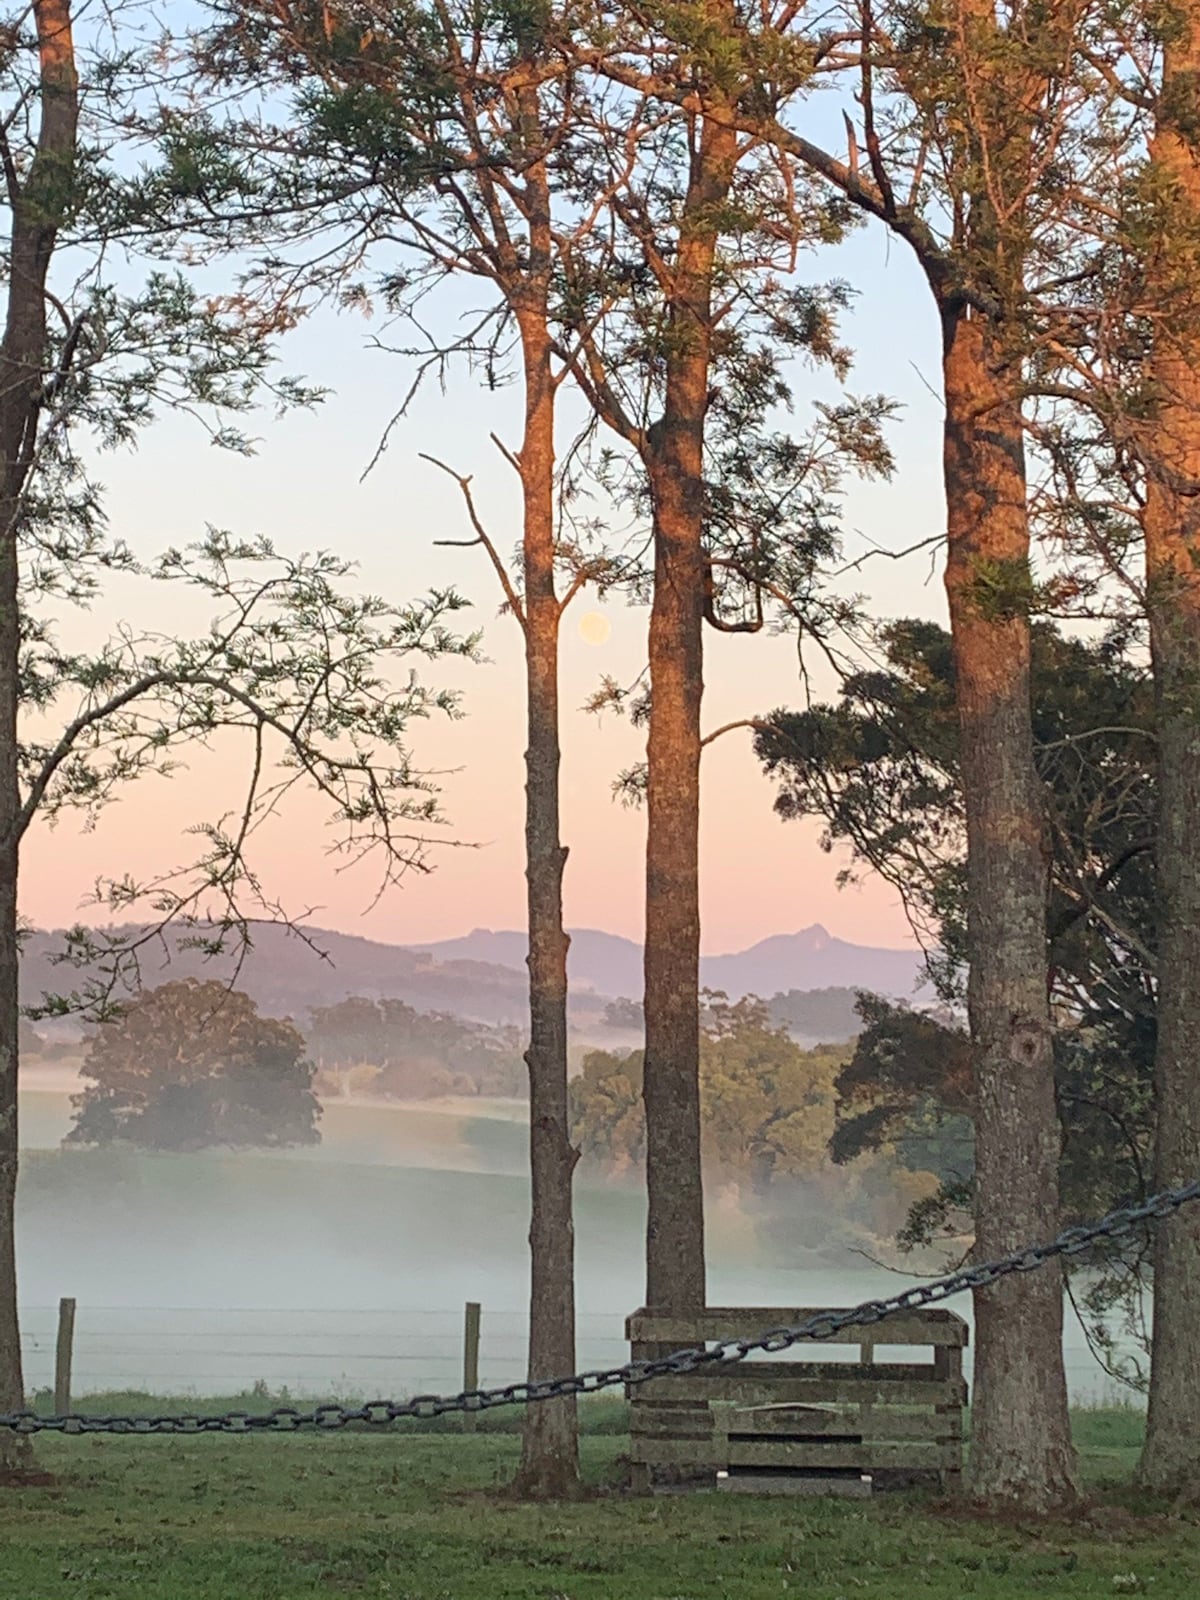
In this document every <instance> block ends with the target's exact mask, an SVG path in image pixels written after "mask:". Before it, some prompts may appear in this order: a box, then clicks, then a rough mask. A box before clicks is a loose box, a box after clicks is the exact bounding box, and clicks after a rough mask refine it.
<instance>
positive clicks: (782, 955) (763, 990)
mask: <svg viewBox="0 0 1200 1600" xmlns="http://www.w3.org/2000/svg"><path fill="white" fill-rule="evenodd" d="M410 948H411V949H414V950H416V949H420V950H421V951H423V952H425V953H427V954H428V955H430V956H432V957H433V958H434V960H436V961H482V962H487V963H488V964H489V965H494V966H500V967H512V968H515V969H520V970H521V971H524V964H525V948H526V943H525V935H524V934H523V933H520V932H518V931H517V930H515V929H506V930H503V931H500V932H493V931H492V930H491V929H490V928H476V929H475V931H474V932H473V933H468V934H465V935H464V936H463V937H462V938H459V939H442V940H439V941H438V942H437V943H435V944H425V945H420V946H415V945H414V946H410ZM567 971H568V975H569V977H570V980H571V983H572V985H574V986H575V987H576V988H588V989H592V990H594V991H595V992H596V993H597V994H601V995H624V996H626V997H629V998H636V997H637V996H639V995H640V994H641V992H642V947H641V945H640V944H636V943H635V942H634V941H633V940H632V939H622V938H620V937H618V935H616V934H613V933H600V932H598V931H597V930H596V929H594V928H573V929H572V930H571V948H570V951H569V952H568V955H567ZM921 973H922V964H921V955H920V952H919V951H916V950H887V949H878V948H874V947H871V946H869V945H859V944H850V943H848V942H847V941H846V940H844V939H835V938H834V937H833V936H832V934H830V933H829V932H828V931H827V930H826V929H825V928H823V927H821V925H820V923H813V925H812V927H810V928H802V929H801V930H800V931H799V932H798V933H778V934H774V935H773V936H772V937H771V938H769V939H761V940H760V941H759V942H758V944H754V945H751V946H750V948H749V949H748V950H739V951H736V952H734V953H732V954H730V955H721V956H701V958H700V981H701V983H702V984H703V985H704V986H705V987H706V988H709V989H723V990H724V991H725V993H726V994H727V995H729V997H730V999H733V1000H740V999H741V998H742V996H743V995H747V994H758V995H762V996H763V997H764V998H769V997H770V996H771V995H774V994H779V993H781V992H782V991H785V990H788V989H833V988H847V989H869V990H871V991H872V992H873V993H875V994H886V995H891V996H893V997H894V998H896V999H903V1000H907V999H911V998H912V997H913V995H914V993H915V991H916V989H917V986H918V984H919V981H920V978H921Z"/></svg>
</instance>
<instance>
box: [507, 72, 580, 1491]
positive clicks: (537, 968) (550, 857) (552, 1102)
mask: <svg viewBox="0 0 1200 1600" xmlns="http://www.w3.org/2000/svg"><path fill="white" fill-rule="evenodd" d="M522 107H523V115H524V119H525V121H526V122H527V124H528V129H527V133H528V137H529V138H530V139H531V140H536V141H538V145H540V142H541V134H540V126H539V123H538V118H537V113H538V104H537V91H536V89H530V90H526V91H524V92H523V96H522ZM525 193H526V205H527V210H528V221H529V238H530V263H529V268H530V272H529V277H530V291H531V292H530V297H529V298H530V302H531V303H530V304H528V305H527V306H526V307H525V308H523V309H521V310H519V311H518V314H517V322H518V326H519V328H520V332H521V346H522V355H523V363H524V376H525V431H524V437H523V439H522V443H521V450H520V455H519V465H520V469H521V486H522V491H523V496H524V542H523V569H524V580H525V581H524V589H525V594H524V619H523V621H524V632H525V682H526V696H527V700H526V713H527V721H528V745H527V748H526V751H525V770H526V781H525V882H526V888H527V903H528V914H529V955H528V963H529V1049H528V1051H527V1052H526V1055H525V1061H526V1064H527V1066H528V1068H529V1172H530V1188H531V1194H532V1211H531V1218H530V1226H529V1251H530V1298H529V1377H530V1379H531V1380H536V1379H539V1378H561V1377H563V1376H564V1375H566V1374H568V1373H571V1372H573V1371H574V1370H575V1229H574V1221H573V1210H572V1195H571V1187H572V1178H573V1175H574V1171H575V1163H576V1162H577V1161H578V1159H579V1154H578V1151H576V1150H575V1149H573V1148H572V1145H571V1137H570V1123H569V1119H568V1111H567V946H568V943H569V941H568V939H567V934H566V931H565V929H564V928H563V907H562V877H563V868H564V866H565V864H566V859H567V851H566V849H565V847H564V846H563V844H562V843H561V840H560V835H559V804H558V802H559V782H558V773H559V759H560V751H559V732H558V635H559V619H560V617H561V614H562V606H561V603H560V601H559V599H558V596H557V594H556V592H555V584H554V559H555V552H556V548H557V545H556V538H555V525H554V412H555V404H554V402H555V387H554V377H553V370H552V366H551V341H550V333H549V325H548V324H549V318H548V308H547V296H548V292H549V275H550V261H551V248H552V240H551V232H550V191H549V184H548V181H547V175H546V170H545V166H544V163H542V162H541V161H537V162H534V163H533V164H532V165H531V166H530V168H529V169H528V171H527V174H526V180H525ZM515 1488H516V1490H517V1492H518V1493H520V1494H524V1495H528V1496H530V1497H536V1498H544V1499H549V1498H555V1499H557V1498H564V1497H566V1496H569V1495H572V1494H575V1493H577V1492H578V1489H579V1421H578V1413H577V1406H576V1402H575V1397H574V1396H573V1395H571V1396H564V1397H563V1398H561V1399H558V1400H549V1401H539V1402H538V1403H536V1404H535V1405H532V1406H529V1407H527V1409H526V1413H525V1420H524V1427H523V1430H522V1442H521V1466H520V1469H519V1471H518V1474H517V1479H516V1484H515Z"/></svg>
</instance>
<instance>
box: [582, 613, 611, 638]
mask: <svg viewBox="0 0 1200 1600" xmlns="http://www.w3.org/2000/svg"><path fill="white" fill-rule="evenodd" d="M611 632H612V624H611V623H610V622H609V620H608V618H607V617H606V616H605V615H604V613H603V612H602V611H587V612H585V613H584V615H583V616H582V617H580V619H579V637H580V638H581V639H582V640H583V642H584V643H585V644H605V643H607V641H608V636H609V634H610V633H611Z"/></svg>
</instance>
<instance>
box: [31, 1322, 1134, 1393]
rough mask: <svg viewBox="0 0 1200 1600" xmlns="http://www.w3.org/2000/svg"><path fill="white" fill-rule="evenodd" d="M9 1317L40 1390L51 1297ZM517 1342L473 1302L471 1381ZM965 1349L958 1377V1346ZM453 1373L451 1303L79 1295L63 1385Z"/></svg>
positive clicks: (594, 1355) (601, 1332)
mask: <svg viewBox="0 0 1200 1600" xmlns="http://www.w3.org/2000/svg"><path fill="white" fill-rule="evenodd" d="M628 1309H629V1310H631V1311H632V1310H633V1309H634V1308H633V1307H632V1306H630V1307H629V1308H628ZM960 1309H967V1308H960ZM21 1319H22V1321H21V1325H22V1353H23V1357H24V1369H25V1381H26V1387H27V1388H28V1390H29V1391H30V1393H35V1392H37V1391H39V1390H49V1389H52V1388H53V1386H54V1379H55V1361H56V1343H57V1331H58V1307H57V1306H48V1305H34V1306H26V1307H24V1308H23V1309H22V1313H21ZM624 1320H625V1319H624V1313H620V1312H612V1313H609V1312H595V1313H589V1312H584V1313H581V1314H580V1316H579V1317H578V1319H577V1337H578V1351H579V1361H580V1364H581V1365H582V1366H585V1367H609V1366H614V1365H617V1364H618V1363H620V1362H621V1361H624V1360H626V1359H627V1357H628V1352H629V1347H628V1345H627V1344H626V1342H625V1338H624ZM527 1349H528V1328H527V1314H526V1312H524V1311H517V1310H513V1309H503V1308H501V1309H492V1308H489V1307H488V1306H487V1305H486V1304H485V1305H484V1306H483V1309H482V1328H481V1338H480V1351H479V1374H480V1377H479V1381H480V1383H481V1384H483V1385H484V1386H490V1385H502V1384H507V1383H514V1382H516V1381H517V1380H518V1379H520V1378H521V1377H523V1376H524V1374H525V1370H526V1356H527ZM818 1349H819V1351H820V1355H821V1359H822V1360H829V1361H854V1360H856V1359H857V1350H856V1347H855V1346H853V1345H844V1344H839V1345H829V1346H825V1347H813V1346H809V1348H808V1351H807V1354H808V1356H809V1357H810V1358H811V1357H812V1356H813V1355H814V1354H816V1353H817V1350H818ZM886 1350H887V1347H886V1346H885V1345H883V1344H879V1345H878V1346H877V1351H878V1355H879V1357H880V1358H881V1359H887V1355H886ZM967 1355H968V1367H967V1371H968V1376H969V1373H970V1367H969V1351H968V1353H967ZM750 1359H753V1357H752V1358H750ZM772 1359H775V1360H778V1359H779V1357H778V1356H775V1357H773V1358H772ZM897 1359H901V1358H899V1357H897ZM1065 1360H1066V1367H1067V1381H1068V1385H1069V1387H1070V1391H1071V1398H1072V1400H1073V1401H1074V1402H1075V1403H1076V1404H1078V1405H1091V1406H1100V1405H1113V1404H1118V1403H1124V1404H1128V1403H1131V1402H1132V1401H1133V1400H1135V1398H1136V1397H1135V1396H1134V1395H1133V1393H1132V1391H1130V1390H1129V1389H1127V1388H1125V1387H1123V1386H1121V1385H1118V1384H1116V1383H1114V1382H1113V1380H1111V1379H1110V1378H1108V1377H1107V1376H1106V1375H1105V1374H1104V1373H1103V1372H1102V1370H1101V1369H1100V1367H1099V1366H1098V1365H1097V1364H1096V1363H1095V1361H1094V1360H1092V1358H1091V1357H1090V1356H1089V1355H1088V1354H1087V1352H1086V1351H1085V1350H1081V1349H1072V1348H1070V1347H1068V1349H1067V1351H1066V1356H1065ZM462 1374H463V1308H462V1306H458V1307H449V1306H445V1307H438V1308H431V1309H426V1310H397V1309H395V1308H388V1309H367V1308H359V1309H348V1308H343V1307H336V1308H329V1307H288V1308H284V1309H281V1308H263V1307H237V1306H230V1307H223V1308H221V1309H219V1310H216V1309H205V1308H196V1307H184V1306H104V1305H89V1304H88V1303H86V1302H84V1301H81V1302H80V1304H79V1307H78V1311H77V1314H76V1321H75V1327H74V1341H73V1356H72V1384H71V1387H72V1391H73V1393H74V1395H75V1396H76V1397H77V1398H78V1399H80V1400H84V1399H86V1397H87V1396H88V1395H93V1394H104V1393H125V1392H137V1393H144V1394H148V1395H176V1396H183V1395H194V1396H197V1397H203V1396H205V1395H211V1396H219V1395H239V1394H246V1393H248V1392H250V1391H251V1390H252V1389H253V1388H254V1387H255V1386H256V1385H258V1386H259V1387H260V1388H262V1389H264V1390H266V1391H268V1392H270V1393H271V1394H280V1393H282V1392H284V1391H286V1392H287V1393H288V1394H289V1395H293V1396H296V1397H297V1398H330V1397H359V1396H364V1395H368V1394H401V1395H404V1394H422V1393H427V1392H442V1391H445V1390H447V1389H450V1388H454V1387H456V1386H457V1384H458V1383H459V1380H460V1379H461V1377H462Z"/></svg>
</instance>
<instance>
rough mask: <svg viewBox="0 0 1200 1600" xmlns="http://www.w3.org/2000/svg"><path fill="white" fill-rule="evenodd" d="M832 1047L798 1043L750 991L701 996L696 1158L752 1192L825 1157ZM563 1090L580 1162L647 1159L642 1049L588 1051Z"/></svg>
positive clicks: (834, 1061) (835, 1057)
mask: <svg viewBox="0 0 1200 1600" xmlns="http://www.w3.org/2000/svg"><path fill="white" fill-rule="evenodd" d="M840 1060H841V1056H840V1054H839V1052H837V1051H828V1050H826V1051H817V1050H802V1049H800V1047H799V1046H798V1045H796V1044H794V1043H793V1041H792V1039H791V1038H790V1037H789V1035H788V1033H787V1031H786V1030H785V1029H784V1028H781V1027H778V1026H776V1025H775V1024H773V1023H772V1021H771V1019H770V1016H769V1013H768V1010H767V1007H766V1005H765V1004H764V1003H763V1002H762V1001H761V1000H758V999H756V998H754V997H753V996H751V997H748V998H747V999H744V1000H739V1001H736V1002H734V1003H732V1004H731V1003H730V1002H729V1001H728V1000H727V999H726V998H725V997H724V996H723V995H718V994H712V995H709V996H708V997H707V1004H706V1008H705V1014H704V1020H703V1037H702V1041H701V1053H700V1108H701V1117H702V1119H703V1140H704V1155H705V1161H706V1164H707V1166H708V1170H709V1172H710V1173H711V1174H712V1175H713V1176H714V1177H718V1178H719V1177H720V1176H721V1175H735V1176H740V1177H741V1178H743V1179H747V1180H749V1181H750V1183H751V1184H752V1186H753V1187H754V1188H755V1189H757V1190H759V1191H760V1192H761V1191H763V1190H765V1189H766V1188H768V1187H769V1185H770V1184H771V1182H772V1181H773V1180H776V1179H779V1178H785V1177H787V1178H795V1177H800V1176H804V1175H811V1174H812V1173H814V1172H816V1171H819V1170H820V1169H821V1168H822V1167H823V1166H824V1164H825V1151H826V1146H827V1144H828V1141H829V1139H830V1137H831V1135H832V1132H833V1078H834V1074H835V1073H836V1070H837V1067H838V1065H839V1063H840ZM570 1093H571V1138H572V1142H573V1143H575V1144H577V1145H578V1147H579V1148H580V1150H581V1151H582V1153H583V1155H584V1157H585V1159H588V1160H592V1161H596V1162H600V1163H603V1164H605V1165H609V1166H612V1167H615V1168H616V1169H618V1170H621V1169H623V1168H627V1167H636V1166H640V1164H641V1163H642V1161H643V1160H644V1158H645V1117H644V1111H643V1107H642V1053H641V1051H634V1052H632V1053H630V1054H629V1055H625V1056H616V1055H612V1054H610V1053H608V1052H606V1051H592V1052H590V1053H589V1054H588V1055H587V1056H585V1057H584V1061H583V1071H582V1073H581V1074H580V1075H579V1076H578V1077H576V1078H574V1079H573V1080H572V1082H571V1086H570Z"/></svg>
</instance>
